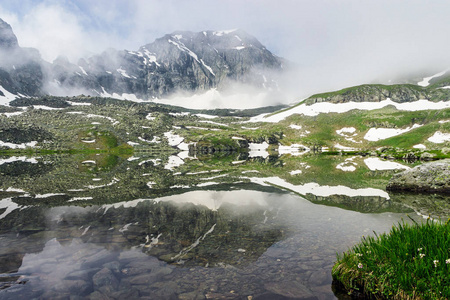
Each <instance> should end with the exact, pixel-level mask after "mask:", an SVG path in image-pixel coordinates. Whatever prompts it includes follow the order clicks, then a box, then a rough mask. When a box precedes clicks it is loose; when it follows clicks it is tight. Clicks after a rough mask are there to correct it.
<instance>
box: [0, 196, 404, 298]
mask: <svg viewBox="0 0 450 300" xmlns="http://www.w3.org/2000/svg"><path fill="white" fill-rule="evenodd" d="M8 216H11V219H8V218H5V223H3V224H2V231H1V233H2V234H1V236H0V238H1V240H2V243H1V246H0V248H1V253H2V256H1V263H0V266H1V271H2V273H4V274H3V276H2V277H3V278H4V280H3V283H2V287H3V290H1V291H0V297H1V298H2V299H18V298H22V299H24V298H37V297H41V298H54V297H69V296H73V297H74V296H75V295H77V296H79V297H81V298H88V297H91V298H95V297H98V298H101V297H106V298H110V299H124V298H130V299H134V298H141V297H147V298H150V299H167V298H170V299H172V298H173V299H196V298H199V299H203V298H205V297H207V298H247V297H248V296H252V297H253V299H284V298H286V297H297V298H305V297H306V298H308V297H310V298H311V299H313V298H314V297H317V299H334V298H335V296H334V295H333V292H332V290H331V267H332V265H333V263H334V261H335V255H336V252H341V251H345V250H347V249H348V247H350V246H351V245H353V244H354V243H356V242H358V241H359V240H360V238H361V236H362V235H369V234H371V233H372V231H373V230H375V231H377V232H383V231H386V230H389V228H390V227H391V226H392V224H394V223H396V222H398V221H400V220H401V218H405V217H406V215H405V214H402V213H397V214H394V213H382V214H361V213H358V212H354V211H347V210H343V209H340V208H336V207H328V206H323V205H316V204H313V203H311V202H309V201H307V200H305V199H303V198H301V197H299V196H297V195H294V194H288V193H283V192H280V193H274V192H260V191H249V190H240V191H195V192H187V193H184V194H180V195H173V196H168V197H162V198H158V199H155V200H144V199H141V200H135V201H129V202H123V203H116V204H113V205H104V206H98V207H86V208H81V207H58V208H53V209H45V208H38V207H34V208H33V207H29V208H26V209H23V210H16V211H14V213H10V214H9V215H8ZM19 218H22V221H19V220H18V219H19ZM7 273H10V274H7ZM17 276H20V277H17ZM18 283H24V284H18Z"/></svg>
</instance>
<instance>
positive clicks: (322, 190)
mask: <svg viewBox="0 0 450 300" xmlns="http://www.w3.org/2000/svg"><path fill="white" fill-rule="evenodd" d="M249 179H250V181H251V182H253V183H256V184H260V185H265V186H267V185H275V186H279V187H282V188H284V189H287V190H290V191H294V192H296V193H299V194H301V195H306V194H313V195H315V196H321V197H329V196H332V195H344V196H348V197H357V196H378V197H382V198H386V199H389V194H388V193H387V192H385V191H383V190H380V189H374V188H363V189H352V188H349V187H347V186H343V185H337V186H328V185H322V186H321V185H319V184H318V183H315V182H310V183H306V184H303V185H293V184H291V183H289V182H286V181H285V180H283V179H281V178H279V177H266V178H256V177H253V178H249Z"/></svg>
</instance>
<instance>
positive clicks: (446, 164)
mask: <svg viewBox="0 0 450 300" xmlns="http://www.w3.org/2000/svg"><path fill="white" fill-rule="evenodd" d="M386 189H387V190H390V191H411V192H438V193H450V159H444V160H440V161H435V162H429V163H425V164H422V165H420V166H417V167H414V168H412V169H410V170H406V171H404V172H401V173H398V174H395V175H394V176H393V177H392V178H391V180H390V181H389V183H388V185H387V187H386Z"/></svg>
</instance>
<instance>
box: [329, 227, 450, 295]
mask: <svg viewBox="0 0 450 300" xmlns="http://www.w3.org/2000/svg"><path fill="white" fill-rule="evenodd" d="M332 273H333V277H334V278H335V279H336V280H337V281H338V282H340V283H341V284H342V285H343V286H344V288H345V289H346V290H347V291H349V292H350V293H351V292H353V291H355V290H360V291H362V292H364V293H365V295H366V296H367V297H373V298H375V299H380V298H381V299H449V298H450V222H449V221H447V222H446V223H441V222H435V221H431V220H427V222H426V223H422V224H418V223H416V222H414V223H412V224H408V223H405V222H402V223H400V224H398V225H397V226H393V227H392V229H391V231H390V232H389V233H388V234H381V235H376V236H375V237H367V238H364V237H363V239H362V241H361V243H360V244H358V245H356V246H354V247H353V248H352V249H350V250H349V251H348V252H346V253H343V254H342V255H338V259H337V262H336V264H335V265H334V267H333V271H332Z"/></svg>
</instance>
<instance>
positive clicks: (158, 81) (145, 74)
mask: <svg viewBox="0 0 450 300" xmlns="http://www.w3.org/2000/svg"><path fill="white" fill-rule="evenodd" d="M0 55H1V59H0V86H1V87H2V88H1V89H0V97H1V96H2V97H6V98H8V99H9V98H14V95H17V96H20V95H25V96H38V95H45V94H53V95H60V96H67V95H78V94H81V93H83V94H87V95H94V96H99V95H100V96H115V97H122V96H123V95H126V96H128V98H129V97H131V98H139V99H152V98H161V97H166V96H169V95H171V94H173V93H175V92H178V91H186V92H205V91H208V90H210V89H218V90H221V89H224V88H225V87H227V86H229V84H230V83H239V84H245V85H250V86H253V87H257V88H260V89H266V90H277V89H278V85H277V82H276V77H277V74H278V73H280V72H282V71H283V64H285V61H284V60H283V59H281V58H279V57H277V56H275V55H273V54H272V53H271V52H270V51H269V50H267V49H266V48H265V47H264V46H263V45H262V44H261V43H260V42H259V41H258V40H257V39H256V38H255V37H253V36H251V35H249V34H248V33H246V32H245V31H243V30H239V29H237V30H229V31H203V32H188V31H179V32H174V33H172V34H167V35H165V36H163V37H161V38H159V39H156V40H155V41H154V42H153V43H149V44H147V45H144V46H142V47H140V48H139V49H138V50H136V51H128V50H115V49H108V50H106V51H104V52H103V53H101V54H98V55H94V56H92V57H89V58H87V59H80V60H79V61H78V62H77V63H76V64H74V63H71V62H70V61H69V60H68V59H67V58H65V57H58V58H57V59H56V60H55V61H53V62H52V63H48V62H45V61H43V60H42V58H41V56H40V54H39V53H38V51H37V50H35V49H28V48H22V47H20V46H19V43H18V40H17V37H16V36H15V34H14V32H13V30H12V28H11V26H10V25H9V24H7V23H6V22H4V21H3V20H1V19H0ZM4 90H6V91H4ZM11 94H12V95H11ZM125 98H127V97H125Z"/></svg>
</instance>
